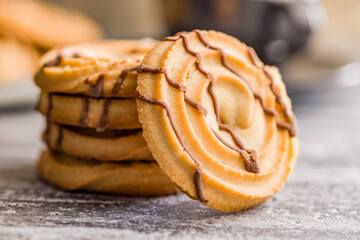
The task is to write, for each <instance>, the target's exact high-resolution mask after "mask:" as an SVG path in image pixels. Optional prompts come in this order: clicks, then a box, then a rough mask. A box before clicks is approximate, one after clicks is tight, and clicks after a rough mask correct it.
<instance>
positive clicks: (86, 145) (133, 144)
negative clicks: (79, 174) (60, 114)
mask: <svg viewBox="0 0 360 240" xmlns="http://www.w3.org/2000/svg"><path fill="white" fill-rule="evenodd" d="M43 140H44V141H45V142H46V143H47V145H48V147H49V149H51V150H53V151H56V152H62V153H65V154H67V155H70V156H75V157H80V158H85V159H96V160H99V161H124V160H144V161H154V158H153V156H152V154H151V152H150V150H149V148H148V147H147V144H146V142H145V140H144V138H143V137H142V129H133V130H104V131H102V132H98V131H96V129H93V128H79V127H71V126H65V125H58V124H55V123H50V122H49V123H48V125H47V128H46V130H45V132H44V135H43Z"/></svg>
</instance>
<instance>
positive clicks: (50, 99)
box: [46, 93, 53, 120]
mask: <svg viewBox="0 0 360 240" xmlns="http://www.w3.org/2000/svg"><path fill="white" fill-rule="evenodd" d="M52 107H53V93H48V107H47V110H46V118H47V119H48V120H49V119H50V117H51V110H52Z"/></svg>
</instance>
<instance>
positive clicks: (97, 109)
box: [38, 92, 141, 130]
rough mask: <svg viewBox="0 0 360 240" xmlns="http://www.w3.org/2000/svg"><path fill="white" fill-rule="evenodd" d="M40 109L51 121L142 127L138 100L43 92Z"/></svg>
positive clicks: (102, 127) (75, 124) (132, 127)
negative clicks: (137, 104)
mask: <svg viewBox="0 0 360 240" xmlns="http://www.w3.org/2000/svg"><path fill="white" fill-rule="evenodd" d="M38 110H39V111H40V112H41V113H42V114H43V115H45V116H46V117H47V119H48V121H50V122H54V123H58V124H65V125H71V126H79V127H90V128H97V129H100V130H101V129H136V128H141V125H140V123H139V121H138V115H137V110H136V100H135V99H134V98H129V99H121V98H119V99H111V98H91V97H86V96H80V95H64V94H56V93H47V92H41V94H40V98H39V104H38Z"/></svg>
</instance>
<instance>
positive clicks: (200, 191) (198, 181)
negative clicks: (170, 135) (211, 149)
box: [136, 91, 207, 202]
mask: <svg viewBox="0 0 360 240" xmlns="http://www.w3.org/2000/svg"><path fill="white" fill-rule="evenodd" d="M136 96H137V98H138V99H139V100H141V101H144V102H147V103H151V104H155V105H158V106H161V107H162V108H163V109H164V110H165V112H166V115H167V117H168V119H169V122H170V125H171V128H172V129H173V130H174V133H175V135H176V138H177V139H178V141H179V143H180V145H181V146H182V147H183V149H184V151H185V152H186V153H187V154H188V155H189V157H190V158H191V159H192V160H193V162H194V163H195V170H196V172H195V175H194V182H195V188H196V194H197V196H198V199H199V200H200V201H201V202H207V200H206V198H205V195H204V186H203V183H202V173H203V169H202V166H201V163H200V162H199V161H198V160H197V159H196V158H195V157H194V156H193V155H192V154H191V152H190V151H189V149H188V148H187V147H186V145H185V143H184V142H183V140H182V138H181V135H180V133H179V131H178V129H177V127H176V125H175V123H174V120H173V118H172V115H171V112H170V108H169V106H168V105H167V104H166V102H164V101H162V100H157V99H154V98H151V97H148V96H145V95H143V94H142V93H141V92H139V91H136Z"/></svg>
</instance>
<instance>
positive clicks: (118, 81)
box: [111, 66, 139, 95]
mask: <svg viewBox="0 0 360 240" xmlns="http://www.w3.org/2000/svg"><path fill="white" fill-rule="evenodd" d="M138 68H139V66H134V67H128V68H125V69H124V70H122V71H121V73H120V76H119V77H118V79H116V82H115V84H114V88H113V89H112V91H111V94H113V95H115V94H117V93H118V92H119V90H120V88H121V85H122V84H123V82H124V80H125V78H126V75H127V74H128V73H129V72H133V71H136V70H137V69H138Z"/></svg>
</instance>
